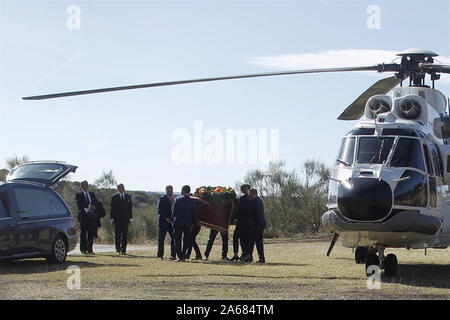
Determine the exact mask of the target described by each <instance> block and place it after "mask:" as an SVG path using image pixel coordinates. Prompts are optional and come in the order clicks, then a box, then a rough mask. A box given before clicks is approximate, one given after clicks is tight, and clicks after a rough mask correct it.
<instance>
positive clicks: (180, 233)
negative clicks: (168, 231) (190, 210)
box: [174, 226, 192, 260]
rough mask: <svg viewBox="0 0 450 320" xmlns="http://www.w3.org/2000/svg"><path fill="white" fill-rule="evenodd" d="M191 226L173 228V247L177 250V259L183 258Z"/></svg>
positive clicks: (188, 244) (188, 242) (189, 239)
mask: <svg viewBox="0 0 450 320" xmlns="http://www.w3.org/2000/svg"><path fill="white" fill-rule="evenodd" d="M191 232H192V227H180V226H177V227H175V228H174V236H175V247H176V250H177V256H178V259H180V260H184V259H185V253H186V251H187V249H188V248H189V246H190V241H191Z"/></svg>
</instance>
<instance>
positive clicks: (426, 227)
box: [23, 48, 450, 277]
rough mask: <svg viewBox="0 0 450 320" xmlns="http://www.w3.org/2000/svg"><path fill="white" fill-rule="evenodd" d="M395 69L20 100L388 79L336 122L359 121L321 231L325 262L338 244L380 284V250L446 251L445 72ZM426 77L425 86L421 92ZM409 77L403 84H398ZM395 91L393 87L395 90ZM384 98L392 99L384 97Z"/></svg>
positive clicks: (414, 65) (345, 142) (449, 118)
mask: <svg viewBox="0 0 450 320" xmlns="http://www.w3.org/2000/svg"><path fill="white" fill-rule="evenodd" d="M397 56H398V57H399V59H401V62H400V63H394V62H392V63H380V64H377V65H370V66H356V67H334V68H321V69H303V70H289V71H278V72H265V73H253V74H242V75H231V76H222V77H210V78H199V79H188V80H177V81H168V82H157V83H147V84H138V85H129V86H120V87H109V88H100V89H90V90H82V91H70V92H62V93H54V94H45V95H37V96H28V97H23V99H24V100H43V99H53V98H62V97H68V96H78V95H86V94H95V93H105V92H111V91H121V90H131V89H142V88H151V87H162V86H171V85H181V84H191V83H198V82H211V81H221V80H232V79H244V78H256V77H268V76H280V75H296V74H308V73H327V72H350V71H376V72H379V73H384V72H393V73H394V75H393V76H391V77H388V78H384V79H381V80H379V81H377V82H376V83H375V84H373V85H372V86H371V87H369V88H368V89H367V90H366V91H364V92H363V93H362V94H361V95H360V96H359V97H358V98H357V99H356V100H355V101H354V102H353V103H352V104H350V105H349V106H348V107H347V108H346V109H345V110H344V111H343V112H342V113H341V114H340V115H339V117H338V119H339V120H359V119H361V118H362V120H361V121H360V122H359V123H358V124H356V125H355V126H354V127H353V128H352V130H351V131H349V132H348V133H347V134H346V135H345V136H344V137H343V139H342V142H341V145H340V147H339V151H338V155H337V158H336V161H335V163H334V165H333V167H332V170H331V176H330V182H329V192H328V204H327V208H328V211H327V212H325V213H324V214H323V216H322V227H323V230H325V231H326V232H329V233H331V234H334V237H333V240H332V241H331V244H330V247H329V249H328V252H327V256H329V255H330V254H331V251H332V250H333V248H334V245H335V243H336V242H337V241H338V239H341V241H342V244H343V246H344V247H348V248H353V249H354V253H355V262H356V263H358V264H364V263H365V266H366V272H367V274H368V275H369V272H368V270H369V267H370V266H374V265H375V266H378V267H379V268H380V269H383V270H384V273H385V275H386V276H388V277H394V276H395V275H396V273H397V269H398V261H397V257H396V256H395V255H394V254H392V253H390V254H388V255H386V256H385V249H386V248H407V249H425V250H426V249H428V248H447V246H449V245H450V201H448V202H447V201H446V200H447V196H448V194H449V188H448V185H450V144H449V141H450V115H449V112H448V109H449V101H448V98H446V97H445V95H444V94H443V93H441V92H440V91H439V90H437V89H435V81H437V80H439V79H440V76H441V74H442V73H450V65H446V64H440V63H435V61H434V60H435V58H436V57H437V56H438V54H437V53H435V52H433V51H430V50H425V49H418V48H414V49H408V50H405V51H403V52H401V53H399V54H397ZM427 75H429V76H430V80H431V82H432V86H431V87H430V86H428V85H426V76H427ZM408 78H409V85H408V86H403V82H404V81H407V79H408ZM397 86H398V87H397ZM390 91H392V95H387V94H388V93H389V92H390Z"/></svg>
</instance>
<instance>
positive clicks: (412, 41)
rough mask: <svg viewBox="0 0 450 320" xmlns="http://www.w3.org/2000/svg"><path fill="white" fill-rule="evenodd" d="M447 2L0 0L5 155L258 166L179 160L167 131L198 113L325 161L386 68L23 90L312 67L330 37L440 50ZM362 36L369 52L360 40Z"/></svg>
mask: <svg viewBox="0 0 450 320" xmlns="http://www.w3.org/2000/svg"><path fill="white" fill-rule="evenodd" d="M71 5H76V6H77V7H78V8H79V9H80V29H72V30H71V29H69V28H68V27H67V20H68V19H69V17H70V16H71V14H70V13H68V12H67V9H68V8H69V6H71ZM370 5H376V6H378V8H379V9H380V29H369V28H368V27H367V20H368V18H369V16H370V14H368V13H367V11H366V10H367V8H368V7H369V6H370ZM426 12H430V14H426ZM449 16H450V3H449V2H448V1H444V0H443V1H276V2H275V1H193V0H189V1H79V0H72V1H61V0H60V1H40V0H33V1H20V0H19V1H17V0H15V1H6V0H0V43H1V47H0V50H1V51H0V68H1V73H0V108H1V109H0V112H1V113H0V124H1V126H0V147H1V148H0V163H2V162H3V161H4V159H6V158H7V157H10V156H13V155H19V156H21V155H28V156H29V157H30V158H31V159H32V160H41V159H54V160H62V161H66V162H68V163H71V164H75V165H78V166H79V169H78V171H77V173H76V174H74V175H72V180H78V181H79V180H82V179H87V180H88V181H90V182H93V181H94V180H95V179H96V178H97V177H98V176H100V174H101V173H102V170H108V169H112V170H113V172H114V174H115V176H116V178H117V179H118V180H119V181H121V182H123V183H124V184H125V185H126V187H127V188H128V189H135V190H136V189H140V190H163V189H164V186H165V185H166V184H172V185H174V187H175V189H177V190H178V189H180V188H181V186H182V185H183V184H190V185H191V187H198V186H200V185H203V184H207V185H208V184H210V185H227V186H228V185H231V186H234V185H235V182H236V181H238V180H241V179H242V177H243V176H244V174H245V173H246V172H247V170H249V169H252V168H262V167H263V166H262V165H261V164H257V165H253V164H249V163H246V164H233V165H230V164H228V165H226V164H223V165H216V164H214V165H208V164H185V165H178V164H174V163H173V161H172V159H171V152H172V150H173V148H174V146H175V144H176V143H175V142H174V141H172V140H171V136H172V134H173V132H174V131H176V130H177V129H186V130H188V131H190V132H192V133H193V130H194V129H193V126H194V121H196V120H198V121H201V122H202V124H203V127H204V129H216V130H218V131H219V132H222V133H224V132H225V130H227V129H255V130H258V129H266V130H271V129H278V130H279V136H280V137H279V150H280V158H281V159H283V160H286V162H287V165H288V167H290V168H297V169H298V170H300V166H301V164H302V162H303V161H304V160H306V159H308V158H316V159H319V160H321V161H324V162H325V163H326V164H328V165H331V164H332V162H333V159H334V157H335V154H336V151H337V147H338V143H339V141H340V139H341V137H342V136H343V135H344V134H345V133H346V132H347V131H348V130H349V129H350V128H351V127H352V126H353V125H354V124H356V122H355V121H350V122H343V121H338V120H336V118H337V116H338V115H339V114H340V112H341V111H342V110H343V109H345V107H346V106H348V105H349V104H350V103H351V102H352V101H353V100H354V99H355V98H356V97H358V96H359V94H360V93H361V92H363V91H364V90H365V89H366V88H368V87H369V86H370V85H371V84H372V83H374V82H375V81H377V80H378V79H381V78H383V77H387V76H389V74H386V75H377V74H367V73H336V74H316V75H298V76H282V77H269V78H260V79H245V80H233V81H222V82H216V83H203V84H193V85H182V86H172V87H165V88H152V89H142V90H132V91H122V92H114V93H108V94H97V95H87V96H79V97H69V98H65V99H55V100H43V101H23V100H21V97H23V96H27V95H35V94H45V93H53V92H60V91H73V90H82V89H91V88H99V87H109V86H120V85H129V84H139V83H149V82H160V81H169V80H179V79H189V78H198V77H210V76H220V75H230V74H242V73H254V72H266V71H274V70H277V68H275V67H274V65H271V64H270V63H264V62H261V61H266V60H264V58H267V57H270V58H271V59H272V60H270V61H272V62H273V61H275V62H276V61H280V64H277V65H279V66H280V67H281V68H285V69H289V68H292V67H294V66H301V67H302V68H303V67H304V68H308V67H316V65H315V61H317V59H315V58H314V60H308V59H305V54H312V56H313V57H320V56H323V55H324V54H326V53H327V52H328V53H329V51H330V50H336V51H339V52H343V50H348V49H352V50H353V51H351V52H352V53H354V54H356V56H355V59H354V61H353V60H352V62H351V63H356V64H357V63H363V62H370V63H369V64H376V63H379V62H390V61H385V60H384V59H385V56H384V55H382V54H379V53H376V52H375V51H373V50H375V49H377V50H385V51H388V53H390V52H397V51H401V50H403V49H407V48H412V47H420V48H427V49H430V50H433V51H435V52H437V53H439V54H440V55H441V56H443V59H444V61H443V62H448V61H447V60H445V59H448V57H450V41H449V39H450V37H449V36H450V20H449V19H448V17H449ZM363 49H370V50H372V51H370V52H372V53H371V54H368V53H367V51H364V54H361V53H362V52H363V51H361V50H363ZM344 52H345V53H348V52H349V51H344ZM282 55H292V59H293V62H292V64H290V65H283V64H282V62H283V61H284V60H282V59H281V57H282ZM261 59H263V60H261ZM380 59H381V60H380ZM438 59H439V58H438ZM258 61H259V62H258ZM333 61H336V64H337V65H339V63H340V62H342V63H345V64H347V63H349V62H348V61H347V60H343V61H341V60H340V59H335V60H333ZM323 63H325V62H323ZM323 63H322V64H320V63H319V65H320V66H322V67H326V65H323ZM449 84H450V81H448V78H446V79H444V81H441V82H440V83H439V84H438V86H437V87H438V89H440V90H441V91H443V92H444V93H445V94H447V95H448V94H449V93H450V85H449ZM0 167H1V165H0Z"/></svg>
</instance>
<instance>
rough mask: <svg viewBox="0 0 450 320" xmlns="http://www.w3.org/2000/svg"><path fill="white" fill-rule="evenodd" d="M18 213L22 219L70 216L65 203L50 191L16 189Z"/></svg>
mask: <svg viewBox="0 0 450 320" xmlns="http://www.w3.org/2000/svg"><path fill="white" fill-rule="evenodd" d="M14 195H15V198H16V206H17V211H18V214H19V215H20V217H22V218H34V217H51V216H55V215H69V211H68V209H67V207H66V206H65V205H64V203H63V202H62V201H61V199H59V198H58V197H57V196H56V195H55V194H54V193H53V192H51V191H49V190H42V189H34V188H20V187H18V188H15V189H14Z"/></svg>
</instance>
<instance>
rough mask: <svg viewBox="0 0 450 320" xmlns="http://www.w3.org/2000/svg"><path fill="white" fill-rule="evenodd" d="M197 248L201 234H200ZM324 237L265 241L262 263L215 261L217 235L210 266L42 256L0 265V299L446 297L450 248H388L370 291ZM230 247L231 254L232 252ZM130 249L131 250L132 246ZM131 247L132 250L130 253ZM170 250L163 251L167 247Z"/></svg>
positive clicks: (349, 257)
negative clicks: (386, 271)
mask: <svg viewBox="0 0 450 320" xmlns="http://www.w3.org/2000/svg"><path fill="white" fill-rule="evenodd" d="M202 232H203V231H202ZM200 239H201V240H200V241H201V243H202V244H201V249H202V250H204V247H205V241H204V239H205V235H204V233H203V235H202V236H201V237H200ZM328 245H329V240H328V239H297V240H296V239H278V240H267V241H266V244H265V249H266V261H267V263H266V264H264V265H257V264H255V263H252V264H243V263H240V262H238V263H233V262H227V261H221V260H220V255H221V254H220V248H221V243H220V237H218V239H216V243H215V246H214V247H213V251H212V253H211V256H210V261H207V262H205V261H193V260H190V261H187V262H184V263H176V262H172V261H170V260H168V259H165V260H163V261H160V260H158V259H156V245H155V244H154V243H153V244H149V245H148V247H149V249H148V251H134V252H133V251H130V252H129V253H130V255H128V256H116V255H115V254H113V253H100V254H97V255H95V256H81V255H75V256H69V257H68V260H67V262H66V263H65V264H63V265H47V264H46V262H45V260H43V259H29V260H22V261H16V262H8V263H2V264H1V266H0V298H1V299H170V300H172V299H449V298H450V264H449V262H450V251H449V250H431V249H430V250H428V252H427V255H426V256H425V255H424V252H423V251H419V250H411V251H408V250H405V249H396V250H387V252H386V253H389V252H394V253H396V254H397V257H398V260H399V272H398V276H397V278H395V279H394V280H387V279H383V277H382V283H381V289H368V288H367V285H366V277H365V272H364V266H363V265H357V264H355V262H354V258H353V254H352V250H351V249H347V248H343V247H342V246H341V244H340V243H338V244H336V246H335V248H334V251H333V253H332V255H331V256H330V257H326V255H325V253H326V250H327V248H328ZM231 248H232V246H231V243H230V251H231ZM131 249H132V248H131ZM131 249H130V250H131ZM166 252H167V249H166ZM70 265H76V266H78V267H80V271H81V288H80V289H78V290H76V289H72V290H70V289H68V288H67V286H66V282H67V279H68V277H69V276H70V274H68V273H67V272H66V268H67V267H68V266H70Z"/></svg>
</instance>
